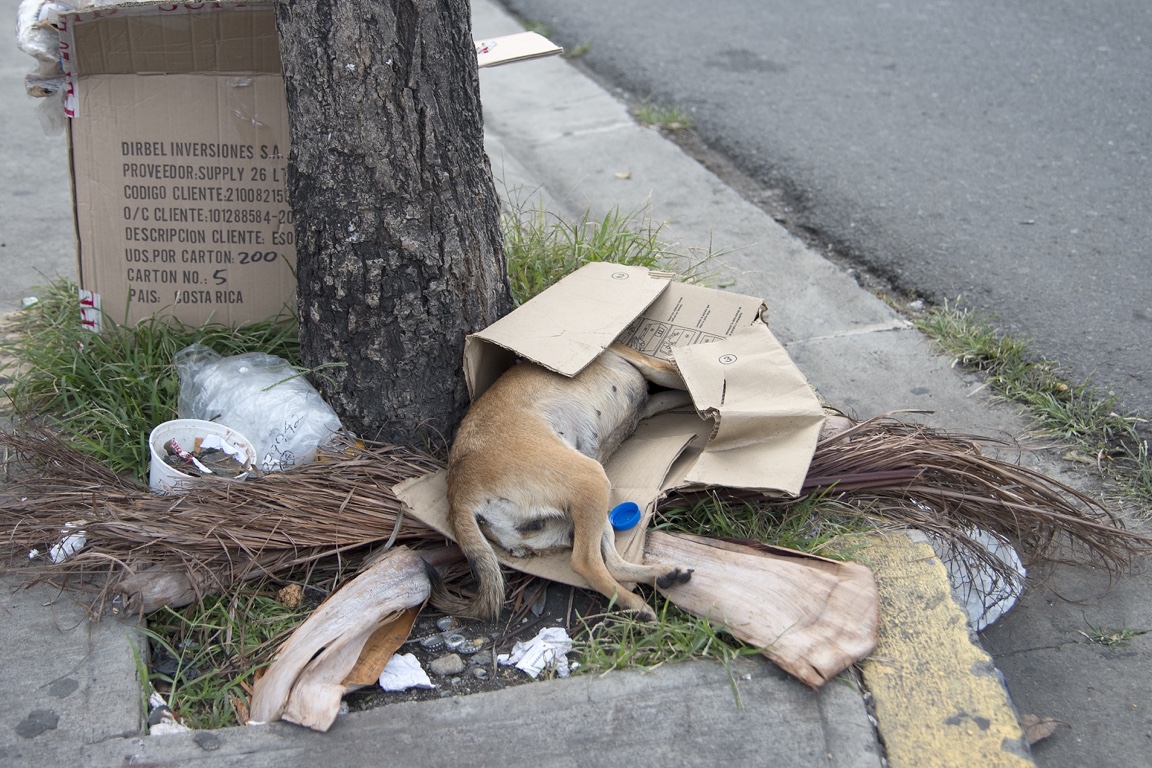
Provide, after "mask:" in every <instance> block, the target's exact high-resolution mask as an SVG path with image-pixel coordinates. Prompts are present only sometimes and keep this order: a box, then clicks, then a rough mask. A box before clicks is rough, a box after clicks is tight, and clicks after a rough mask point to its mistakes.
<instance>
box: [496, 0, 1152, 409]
mask: <svg viewBox="0 0 1152 768" xmlns="http://www.w3.org/2000/svg"><path fill="white" fill-rule="evenodd" d="M505 4H506V5H507V6H508V7H509V9H510V10H511V11H513V12H514V13H516V14H517V15H518V16H520V17H521V18H522V19H524V20H529V21H536V22H541V23H543V24H545V25H547V26H548V27H549V28H550V30H551V34H552V36H553V38H554V39H555V40H556V41H557V42H559V43H561V44H562V45H564V46H566V47H567V48H572V47H574V46H576V45H578V44H580V43H585V42H590V43H591V50H590V51H589V53H587V54H586V55H585V56H584V58H583V59H582V62H583V64H584V65H586V66H587V68H589V69H590V70H591V71H592V72H593V73H594V74H596V75H597V76H598V77H600V78H601V79H602V80H604V81H606V82H608V83H611V84H613V85H616V86H618V87H620V88H621V89H623V90H624V91H625V92H626V93H628V94H630V95H631V96H632V97H634V98H644V97H649V98H651V99H652V100H653V101H655V102H656V103H661V104H673V105H677V106H679V107H680V108H682V109H685V110H690V111H691V114H692V115H693V119H694V122H695V124H696V126H697V129H698V132H699V135H700V137H701V138H702V139H703V140H704V142H706V143H707V144H708V145H709V147H710V148H712V149H714V150H716V151H718V152H720V153H721V154H722V155H724V156H726V157H727V158H728V159H729V160H731V161H732V162H733V163H734V164H735V165H736V166H737V167H738V168H739V169H741V170H742V171H744V172H745V173H747V174H748V175H750V176H751V177H752V178H754V179H755V180H756V181H757V182H758V183H759V184H761V185H762V186H763V187H764V188H765V190H766V191H767V192H768V193H769V195H770V196H771V195H772V194H775V195H776V196H777V197H779V198H780V199H783V200H784V201H786V205H787V207H788V208H789V209H790V210H789V211H787V212H786V214H785V215H786V219H787V223H788V224H789V225H791V226H792V227H793V228H795V229H797V230H805V231H807V232H808V233H815V234H816V236H817V238H818V239H819V240H820V241H822V242H824V243H825V244H828V245H829V246H831V247H832V248H833V249H834V250H835V251H836V252H837V253H838V254H839V255H841V256H845V257H847V258H848V259H849V260H851V261H853V262H855V263H858V264H861V265H864V266H865V267H867V269H868V270H869V271H871V272H872V273H873V274H876V275H878V276H880V277H882V278H885V279H887V280H889V281H891V283H892V284H893V285H894V286H895V287H896V288H898V289H900V290H901V291H905V292H914V293H915V295H919V296H925V297H928V298H930V299H932V300H934V301H942V300H944V299H956V298H957V297H963V299H962V301H963V303H964V305H965V306H968V307H971V308H973V309H976V310H979V311H981V312H983V313H986V314H990V315H993V316H994V317H995V318H996V322H997V323H998V325H1000V326H1001V327H1003V328H1004V329H1006V330H1008V331H1010V332H1011V333H1013V334H1015V335H1017V336H1021V337H1028V338H1030V339H1031V341H1032V344H1033V347H1034V348H1035V349H1036V350H1037V351H1038V352H1039V353H1040V354H1042V355H1043V356H1044V357H1046V358H1048V359H1049V360H1053V361H1057V362H1059V363H1060V364H1061V366H1062V367H1063V368H1064V369H1065V370H1066V371H1067V372H1068V374H1069V377H1070V378H1071V379H1073V380H1075V381H1081V380H1084V379H1090V380H1091V381H1092V382H1093V383H1095V384H1096V385H1097V386H1098V387H1099V388H1100V389H1101V390H1103V391H1106V392H1107V391H1112V392H1115V393H1116V395H1118V396H1119V398H1120V407H1121V408H1122V409H1124V410H1128V411H1135V412H1137V413H1139V414H1142V415H1144V416H1152V386H1150V384H1152V343H1150V342H1152V276H1150V275H1149V263H1150V258H1152V243H1150V240H1152V216H1150V214H1152V160H1150V158H1152V66H1150V64H1149V62H1150V61H1152V4H1149V3H1147V2H1145V1H1144V0H1110V1H1105V2H1096V3H1077V2H1070V1H1069V0H1056V1H1051V0H1047V1H1045V2H1040V1H1038V0H1025V1H1024V2H1018V3H1008V4H1005V3H997V2H992V1H991V0H971V1H969V2H922V1H914V0H890V1H889V2H873V3H857V2H851V1H850V0H823V1H821V2H808V3H788V2H782V1H781V0H733V1H731V2H724V3H708V4H700V3H697V2H689V1H688V0H631V1H630V2H627V3H619V2H615V0H582V1H581V2H579V3H572V2H566V1H565V0H506V3H505Z"/></svg>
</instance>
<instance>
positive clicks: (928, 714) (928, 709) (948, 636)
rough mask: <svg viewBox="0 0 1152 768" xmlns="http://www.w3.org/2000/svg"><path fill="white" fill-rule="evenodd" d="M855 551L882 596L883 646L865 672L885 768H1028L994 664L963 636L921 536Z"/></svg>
mask: <svg viewBox="0 0 1152 768" xmlns="http://www.w3.org/2000/svg"><path fill="white" fill-rule="evenodd" d="M918 538H919V540H917V541H913V539H912V538H911V537H909V536H907V535H904V534H892V535H883V536H875V537H873V538H872V539H871V542H870V544H869V545H867V546H866V547H865V548H863V549H861V550H857V553H856V557H858V559H860V560H862V561H863V562H866V563H868V565H870V566H871V567H872V569H873V571H874V572H875V574H876V582H877V585H878V587H879V589H880V636H879V640H878V643H877V645H876V650H875V651H874V652H873V653H872V655H871V656H870V657H869V658H868V659H867V660H865V662H864V665H863V671H864V685H865V687H866V688H867V689H868V690H869V691H871V693H872V697H873V704H874V706H875V711H876V720H877V722H878V724H879V729H880V737H881V739H882V740H883V742H884V746H885V749H886V750H887V755H888V764H889V765H890V766H892V768H946V767H947V768H952V767H955V768H968V767H969V766H975V765H979V766H982V768H988V767H992V766H1011V767H1013V768H1015V767H1016V766H1032V765H1035V764H1034V763H1033V762H1032V758H1031V756H1030V752H1029V749H1028V746H1027V744H1028V742H1027V741H1026V739H1025V737H1024V730H1023V728H1022V727H1021V726H1020V721H1019V719H1018V718H1017V715H1016V710H1015V708H1014V707H1013V706H1012V702H1011V700H1010V699H1009V698H1008V692H1007V690H1006V689H1005V688H1004V684H1003V683H1002V682H1001V679H1000V676H999V673H997V672H996V669H995V665H994V664H993V663H992V659H991V657H989V656H988V654H987V653H985V652H984V651H983V650H982V649H981V648H980V647H979V646H977V645H975V644H974V643H973V642H972V640H971V639H970V637H969V635H968V623H967V619H966V617H965V615H964V613H963V611H961V610H960V607H959V606H958V605H957V604H956V602H955V601H954V600H953V599H952V594H951V587H950V586H949V583H948V575H947V572H946V571H945V569H944V565H943V564H942V563H941V562H940V560H939V558H937V557H936V554H935V553H934V552H933V551H932V547H931V546H930V545H929V544H928V542H927V540H925V539H924V538H923V536H922V535H921V536H919V537H918Z"/></svg>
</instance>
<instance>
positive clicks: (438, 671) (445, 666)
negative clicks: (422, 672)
mask: <svg viewBox="0 0 1152 768" xmlns="http://www.w3.org/2000/svg"><path fill="white" fill-rule="evenodd" d="M428 669H429V671H431V672H432V674H434V675H437V676H439V677H447V676H448V675H458V674H460V673H461V672H463V671H464V659H462V658H460V655H459V654H457V653H450V654H448V655H447V656H441V657H440V658H438V659H433V660H432V661H431V662H430V663H429V664H428Z"/></svg>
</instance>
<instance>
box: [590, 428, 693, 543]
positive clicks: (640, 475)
mask: <svg viewBox="0 0 1152 768" xmlns="http://www.w3.org/2000/svg"><path fill="white" fill-rule="evenodd" d="M683 418H685V417H684V416H683V415H679V414H670V413H669V414H661V415H660V416H657V417H655V418H652V419H648V420H647V421H644V422H642V423H641V424H640V426H639V427H637V428H636V431H635V432H634V433H633V434H632V437H630V438H628V439H627V440H625V441H624V444H623V445H621V446H620V448H619V449H617V451H616V452H615V453H614V454H612V456H611V458H609V459H608V463H607V464H606V465H605V467H604V471H605V472H606V473H607V475H608V479H609V480H611V481H612V493H611V496H610V499H611V506H612V507H615V506H616V505H617V504H620V503H622V502H625V501H634V502H636V504H638V505H639V506H640V509H641V517H640V522H639V523H638V524H637V525H636V527H635V528H632V529H629V530H627V531H620V532H618V533H617V534H616V551H617V552H619V553H620V555H621V556H622V557H623V558H624V559H625V560H628V561H630V562H633V563H639V562H641V560H642V558H643V557H644V540H645V535H644V534H645V531H647V529H648V523H649V522H650V521H651V520H652V516H653V514H655V512H656V502H657V501H658V500H659V499H660V497H661V496H663V495H664V485H665V480H666V479H667V476H668V471H669V469H670V468H671V467H672V465H673V463H674V462H675V461H676V459H677V458H679V456H680V455H681V454H682V453H684V449H685V448H687V447H688V445H689V444H690V443H692V442H693V441H694V440H696V438H697V435H696V434H694V433H693V432H692V430H691V429H688V430H685V429H684V428H683V424H684V421H683ZM686 418H687V419H690V420H691V422H692V423H696V422H699V421H700V417H699V416H697V415H696V414H694V413H693V414H688V415H687V416H686Z"/></svg>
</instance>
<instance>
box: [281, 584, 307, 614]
mask: <svg viewBox="0 0 1152 768" xmlns="http://www.w3.org/2000/svg"><path fill="white" fill-rule="evenodd" d="M276 600H277V601H278V602H279V603H280V604H281V605H283V606H284V607H285V608H289V609H291V610H295V609H297V608H299V607H300V603H301V602H302V601H303V600H304V587H302V586H300V585H299V584H289V585H288V586H286V587H283V588H282V589H281V590H280V591H279V592H277V593H276Z"/></svg>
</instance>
